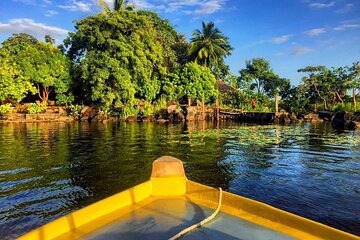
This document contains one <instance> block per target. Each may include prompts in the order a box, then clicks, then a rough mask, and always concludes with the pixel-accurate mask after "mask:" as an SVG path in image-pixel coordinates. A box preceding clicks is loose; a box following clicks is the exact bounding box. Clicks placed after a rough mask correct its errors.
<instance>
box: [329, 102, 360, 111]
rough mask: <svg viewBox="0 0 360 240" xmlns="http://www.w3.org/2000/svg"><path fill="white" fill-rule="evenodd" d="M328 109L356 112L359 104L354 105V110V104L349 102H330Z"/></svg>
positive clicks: (359, 109)
mask: <svg viewBox="0 0 360 240" xmlns="http://www.w3.org/2000/svg"><path fill="white" fill-rule="evenodd" d="M329 110H330V111H335V112H342V111H346V112H356V111H360V106H356V109H355V110H354V106H353V104H352V103H351V102H346V103H337V104H330V105H329Z"/></svg>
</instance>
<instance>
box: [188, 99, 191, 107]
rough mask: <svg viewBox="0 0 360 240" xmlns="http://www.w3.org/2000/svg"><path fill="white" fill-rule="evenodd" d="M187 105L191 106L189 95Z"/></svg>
mask: <svg viewBox="0 0 360 240" xmlns="http://www.w3.org/2000/svg"><path fill="white" fill-rule="evenodd" d="M188 106H189V107H190V106H191V97H188Z"/></svg>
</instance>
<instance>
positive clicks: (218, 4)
mask: <svg viewBox="0 0 360 240" xmlns="http://www.w3.org/2000/svg"><path fill="white" fill-rule="evenodd" d="M223 4H224V1H223V0H210V1H206V2H204V3H203V4H202V5H200V7H199V8H198V9H196V10H195V11H194V13H195V14H199V15H205V14H212V13H214V12H217V11H219V10H221V9H222V8H223Z"/></svg>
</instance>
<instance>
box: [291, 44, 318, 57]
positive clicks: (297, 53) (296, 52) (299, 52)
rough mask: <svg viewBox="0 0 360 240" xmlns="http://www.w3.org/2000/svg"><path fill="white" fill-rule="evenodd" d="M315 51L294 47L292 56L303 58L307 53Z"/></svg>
mask: <svg viewBox="0 0 360 240" xmlns="http://www.w3.org/2000/svg"><path fill="white" fill-rule="evenodd" d="M312 51H314V50H313V49H311V48H308V47H302V46H297V47H294V48H293V50H292V52H291V55H294V56H302V55H305V54H307V53H310V52H312Z"/></svg>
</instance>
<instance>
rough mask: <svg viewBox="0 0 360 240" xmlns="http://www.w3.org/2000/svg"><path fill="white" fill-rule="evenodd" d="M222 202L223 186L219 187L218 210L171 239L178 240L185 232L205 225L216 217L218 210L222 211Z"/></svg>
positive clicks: (170, 239)
mask: <svg viewBox="0 0 360 240" xmlns="http://www.w3.org/2000/svg"><path fill="white" fill-rule="evenodd" d="M221 202H222V189H221V187H219V202H218V206H217V208H216V210H215V211H214V212H213V214H211V215H210V216H209V217H207V218H205V219H204V220H202V221H201V222H199V223H195V224H194V225H191V226H190V227H188V228H185V229H184V230H182V231H181V232H179V233H178V234H176V235H175V236H173V237H171V238H169V240H176V239H179V238H181V237H182V236H184V235H185V234H187V233H189V232H191V231H193V230H194V229H196V228H199V227H201V226H203V225H205V224H206V223H208V222H210V221H211V220H212V219H214V218H215V216H216V215H217V214H218V212H219V211H220V207H221Z"/></svg>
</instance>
